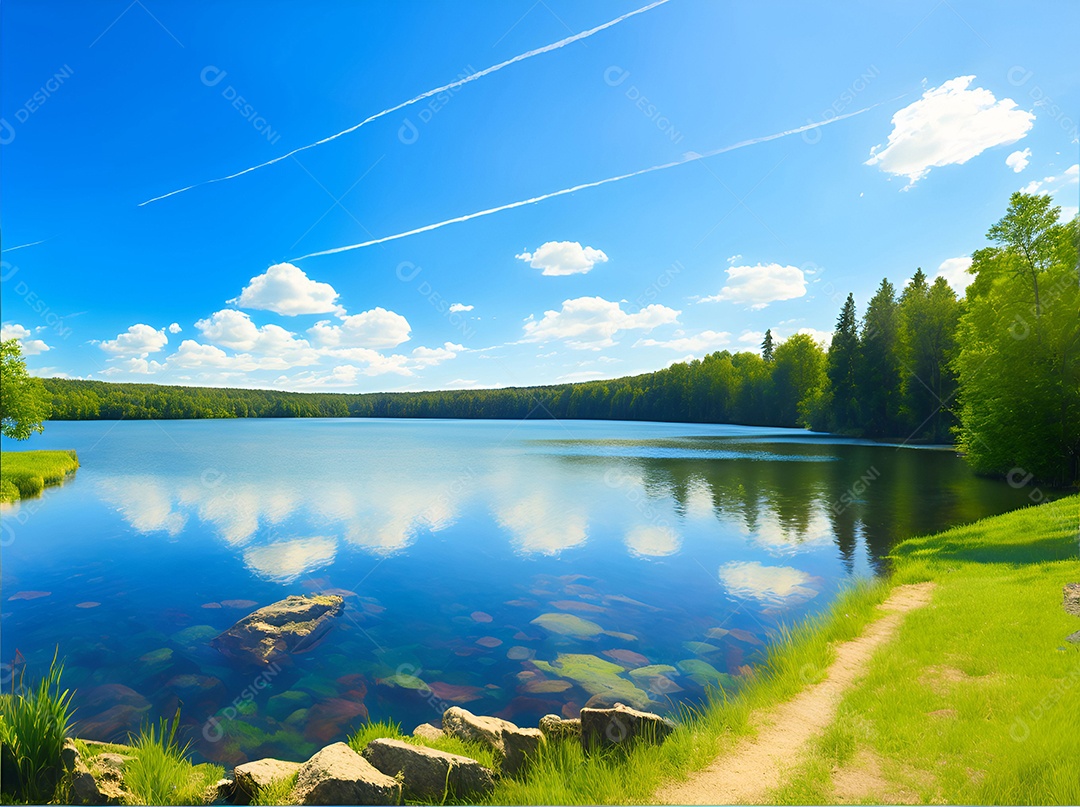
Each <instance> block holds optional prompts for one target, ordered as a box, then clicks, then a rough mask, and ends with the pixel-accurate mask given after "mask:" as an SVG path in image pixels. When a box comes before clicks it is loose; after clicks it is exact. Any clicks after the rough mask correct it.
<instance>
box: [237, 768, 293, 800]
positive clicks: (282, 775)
mask: <svg viewBox="0 0 1080 807" xmlns="http://www.w3.org/2000/svg"><path fill="white" fill-rule="evenodd" d="M298 770H300V763H299V762H286V761H285V760H282V759H271V758H267V759H257V760H255V761H254V762H245V763H244V764H243V765H237V766H236V767H235V768H234V769H233V779H234V780H235V786H234V795H235V797H236V799H237V801H240V802H247V801H250V800H251V799H253V798H255V797H256V796H258V795H259V791H260V790H262V789H263V788H264V787H267V786H268V785H269V784H270V783H271V782H276V781H277V780H279V779H288V778H289V777H290V776H292V775H293V774H294V773H296V772H297V771H298Z"/></svg>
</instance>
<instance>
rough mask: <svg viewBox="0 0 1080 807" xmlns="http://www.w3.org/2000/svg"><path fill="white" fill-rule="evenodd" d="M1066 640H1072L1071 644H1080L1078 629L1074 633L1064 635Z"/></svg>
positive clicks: (1079, 631)
mask: <svg viewBox="0 0 1080 807" xmlns="http://www.w3.org/2000/svg"><path fill="white" fill-rule="evenodd" d="M1065 641H1066V642H1072V643H1073V644H1080V630H1078V631H1077V632H1076V633H1070V634H1069V635H1068V636H1066V637H1065Z"/></svg>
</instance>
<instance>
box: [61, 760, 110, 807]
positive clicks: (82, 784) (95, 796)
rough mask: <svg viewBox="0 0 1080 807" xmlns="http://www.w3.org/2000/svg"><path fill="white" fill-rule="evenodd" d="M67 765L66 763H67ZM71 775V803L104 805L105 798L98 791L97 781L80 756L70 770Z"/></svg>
mask: <svg viewBox="0 0 1080 807" xmlns="http://www.w3.org/2000/svg"><path fill="white" fill-rule="evenodd" d="M65 764H66V763H65ZM69 771H70V775H71V791H70V793H71V803H72V804H104V803H105V796H104V795H102V793H101V791H100V790H98V785H97V781H96V780H95V779H94V775H93V774H92V773H90V769H89V768H87V767H86V763H84V762H83V761H82V759H80V758H79V757H78V756H76V757H75V761H74V763H73V764H72V767H71V768H69Z"/></svg>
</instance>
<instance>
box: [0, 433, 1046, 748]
mask: <svg viewBox="0 0 1080 807" xmlns="http://www.w3.org/2000/svg"><path fill="white" fill-rule="evenodd" d="M3 445H4V448H5V449H9V448H14V447H16V446H15V444H14V443H12V442H10V441H5V442H4V443H3ZM18 447H19V448H73V449H75V450H77V451H78V453H79V457H80V460H81V462H82V467H81V468H80V470H79V471H78V473H77V474H76V476H75V477H74V478H73V479H71V480H69V481H68V482H67V483H66V484H64V485H62V486H60V487H56V488H51V489H48V490H47V491H46V492H45V494H44V496H43V497H42V498H40V499H37V500H30V501H27V502H24V503H22V504H20V505H17V506H15V507H13V508H6V509H5V510H4V512H3V525H2V533H3V534H2V544H3V575H2V585H3V592H4V594H3V600H4V601H3V609H2V617H3V619H2V629H3V630H2V634H0V652H2V658H3V659H4V661H5V662H8V665H7V666H5V668H4V670H5V680H4V688H5V689H8V687H9V686H10V677H11V675H12V670H13V666H12V664H11V662H12V660H13V659H14V660H15V664H14V671H15V673H16V674H17V673H18V672H19V671H21V669H22V668H23V666H24V661H25V666H26V668H27V670H28V672H29V675H30V676H31V677H36V676H37V675H40V674H41V673H42V672H43V671H44V669H45V668H47V666H48V662H49V660H50V659H51V657H52V654H53V651H54V649H55V648H56V647H59V651H60V654H61V656H63V657H64V658H66V660H67V667H66V672H65V683H66V684H67V685H68V686H71V687H74V688H77V693H76V695H75V704H76V706H77V707H78V711H77V713H76V718H77V720H78V721H79V722H78V725H77V731H78V732H79V734H81V735H82V736H85V737H89V738H92V739H100V740H122V739H124V738H125V736H126V734H127V732H129V731H133V730H136V729H138V728H139V726H140V725H141V724H144V723H147V722H149V721H152V720H157V719H158V718H159V717H161V716H165V715H171V714H172V712H173V711H174V710H175V708H176V706H177V704H178V703H179V702H182V704H183V707H182V716H183V721H184V724H185V726H186V736H187V737H188V738H189V739H191V740H192V742H193V749H194V750H195V752H196V754H197V756H199V757H201V758H205V759H211V760H216V761H220V762H223V763H226V764H234V763H236V762H239V761H243V760H245V759H248V758H257V757H261V756H277V757H282V758H289V759H298V760H299V759H303V758H306V756H307V755H309V754H310V753H311V752H312V751H314V750H315V749H316V748H317V747H318V746H320V745H322V744H325V743H329V742H333V741H336V740H339V739H344V738H345V737H346V735H347V734H348V733H349V732H350V730H351V729H353V728H355V727H356V726H357V725H359V724H360V723H361V722H362V721H363V720H365V719H367V718H371V719H384V718H392V719H394V720H396V721H398V722H400V723H401V724H402V725H403V728H404V729H405V730H411V729H412V728H413V727H414V726H415V725H417V724H419V723H422V722H427V721H434V722H437V721H438V719H439V718H440V716H441V713H442V711H443V710H444V709H445V708H447V707H448V706H451V705H461V706H464V707H465V708H467V709H469V710H471V711H474V712H477V713H484V714H494V715H499V716H501V717H505V718H508V719H510V720H514V721H515V722H519V723H521V724H523V725H533V726H535V725H536V721H537V720H538V719H539V718H540V717H541V716H542V715H544V714H546V713H549V712H554V713H561V714H565V715H573V714H576V711H577V710H578V709H580V708H581V707H582V706H584V705H585V704H586V703H588V702H589V701H590V698H594V696H595V697H596V698H597V700H604V699H605V698H607V699H610V698H611V697H613V696H615V695H617V696H618V698H617V699H619V700H623V701H624V702H627V703H635V704H636V705H638V706H642V707H645V708H649V709H654V710H658V711H665V710H670V709H672V708H674V706H675V705H676V704H678V703H680V702H698V701H700V700H701V699H702V698H703V696H704V693H705V691H706V687H709V686H716V685H720V686H724V687H727V688H732V689H734V688H737V687H738V686H739V682H740V679H742V678H744V677H745V676H746V675H747V674H748V672H749V671H750V665H752V664H753V663H754V662H755V660H757V659H760V657H761V653H762V652H763V649H764V648H765V647H766V646H767V643H768V641H769V638H770V635H771V633H772V631H774V630H775V629H776V628H777V627H778V626H780V625H781V624H790V623H792V622H794V621H797V620H799V619H800V618H803V617H805V616H806V615H808V614H812V613H815V612H818V611H821V610H822V609H824V608H826V607H828V605H829V603H830V602H831V601H832V600H833V599H834V597H835V596H836V594H837V592H838V591H839V590H840V589H841V588H842V587H844V586H845V585H848V584H849V583H850V582H851V581H852V579H854V578H859V577H866V576H870V575H874V574H877V573H880V572H881V571H883V570H884V569H885V568H886V563H887V560H885V555H887V553H888V551H889V548H890V547H891V546H893V544H894V543H895V542H896V541H898V540H901V539H903V538H905V537H908V536H911V535H914V534H919V533H925V532H930V531H934V530H938V529H941V528H944V527H947V526H950V525H954V524H960V523H966V522H970V521H973V520H975V519H978V518H981V517H983V516H987V515H991V514H996V513H1000V512H1004V511H1006V510H1010V509H1013V508H1016V507H1020V506H1023V505H1025V504H1028V503H1029V499H1028V495H1029V491H1027V490H1017V489H1014V488H1012V487H1010V486H1009V485H1007V484H1005V483H1004V482H998V481H992V480H987V479H980V478H977V477H975V476H974V475H973V474H972V473H971V472H970V471H969V470H968V469H967V467H966V466H965V465H964V463H963V461H962V460H961V459H960V458H958V457H957V456H956V455H955V454H954V453H953V452H952V451H950V450H943V449H940V448H910V447H909V448H902V447H897V446H891V445H876V444H872V443H868V442H866V441H859V440H847V439H840V438H835V437H831V436H827V435H818V434H812V433H808V432H804V431H797V430H791V429H762V428H751V427H740V426H723V425H693V424H661V423H630V422H602V421H558V422H556V421H523V422H518V421H514V422H509V421H445V420H359V419H354V420H348V419H345V420H317V421H316V420H216V421H131V422H81V423H50V424H48V426H47V428H46V430H45V434H44V435H42V436H40V437H36V438H34V439H33V440H31V441H29V443H27V444H22V445H19V446H18ZM314 592H330V593H337V594H340V595H342V596H343V597H344V598H345V603H346V610H345V613H344V614H343V615H342V616H341V617H340V618H339V619H338V620H337V624H336V626H335V628H334V629H333V630H331V631H330V632H329V633H328V634H327V635H326V637H325V638H324V639H323V640H322V641H321V643H319V644H318V645H317V646H316V647H314V648H313V649H311V650H310V651H309V652H306V653H303V654H299V655H296V656H294V657H293V658H292V661H291V663H289V664H287V665H281V666H277V667H273V668H271V669H269V670H267V671H265V672H262V673H259V674H256V673H255V672H253V671H252V670H251V669H249V668H243V667H240V666H237V665H236V664H235V663H233V662H230V661H229V660H228V659H226V658H224V657H223V656H222V655H220V654H219V653H218V652H217V651H216V650H214V649H212V648H211V647H210V646H209V640H210V639H211V638H212V637H213V636H215V635H216V634H218V633H220V632H221V631H223V630H225V629H227V628H228V627H229V626H230V625H231V624H233V623H234V622H235V621H236V620H238V619H240V618H242V617H244V616H245V615H247V614H248V613H250V612H251V611H252V610H254V609H255V608H257V607H260V606H263V605H267V604H269V603H272V602H274V601H276V600H279V599H281V598H283V597H285V596H286V595H288V594H306V593H314ZM643 668H644V669H643ZM635 673H636V674H635ZM594 702H595V701H594Z"/></svg>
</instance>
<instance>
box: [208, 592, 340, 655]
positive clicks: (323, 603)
mask: <svg viewBox="0 0 1080 807" xmlns="http://www.w3.org/2000/svg"><path fill="white" fill-rule="evenodd" d="M343 603H344V600H343V599H342V598H341V597H339V596H337V595H336V594H313V595H310V596H297V595H293V596H290V597H286V598H285V599H284V600H280V601H278V602H275V603H274V604H273V605H268V606H266V607H265V608H260V609H259V610H258V611H255V612H254V613H251V614H249V615H248V616H246V617H244V618H243V619H241V620H240V621H239V622H237V623H236V624H235V625H233V626H232V627H231V628H229V629H228V630H227V631H225V632H224V633H222V634H221V635H220V636H217V637H215V638H214V639H212V640H211V641H210V644H211V645H213V646H214V647H216V648H217V649H218V650H219V651H221V653H222V654H224V655H226V656H228V657H229V658H232V659H235V660H238V661H246V662H249V663H253V664H258V665H268V664H270V663H272V662H276V661H284V660H285V659H287V658H288V656H289V654H290V653H298V652H303V651H304V650H306V649H308V648H309V647H311V646H312V645H313V644H314V643H315V642H317V641H318V640H319V639H320V638H322V636H323V634H325V633H326V631H328V630H330V628H331V627H332V626H333V619H334V617H336V616H338V615H339V614H340V613H341V611H342V609H343Z"/></svg>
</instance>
